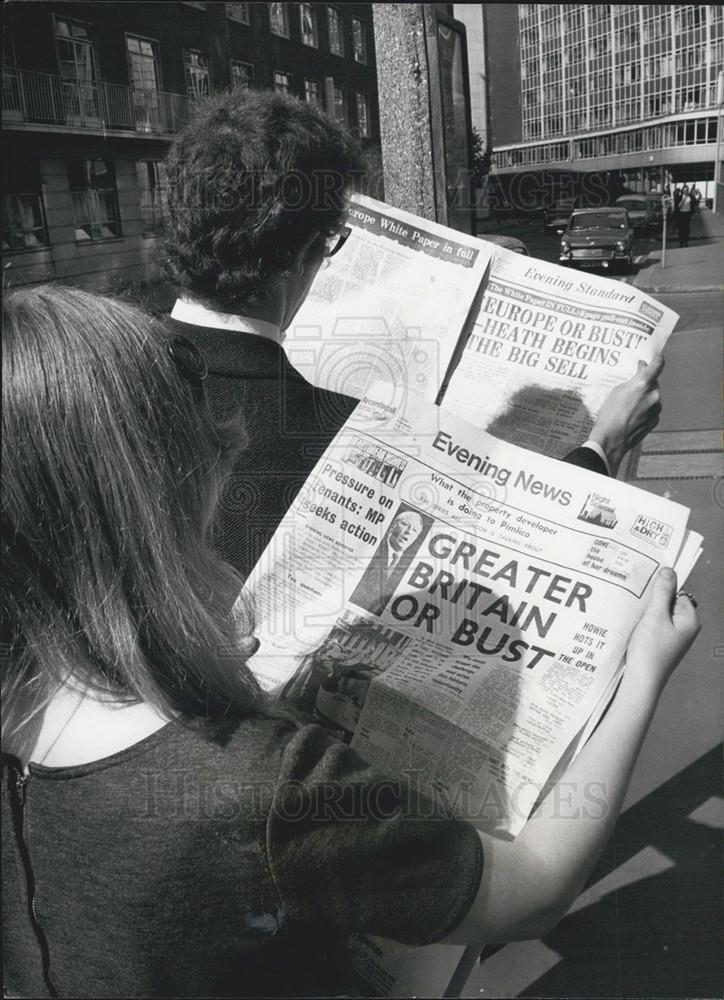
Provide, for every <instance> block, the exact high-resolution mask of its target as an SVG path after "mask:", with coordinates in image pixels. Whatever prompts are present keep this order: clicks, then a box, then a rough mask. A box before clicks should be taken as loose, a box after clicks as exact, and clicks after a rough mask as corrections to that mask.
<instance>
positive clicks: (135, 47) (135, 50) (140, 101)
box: [126, 35, 161, 132]
mask: <svg viewBox="0 0 724 1000" xmlns="http://www.w3.org/2000/svg"><path fill="white" fill-rule="evenodd" d="M126 52H127V54H128V77H129V80H130V82H131V87H132V88H133V111H134V116H135V122H136V128H137V129H139V131H142V132H150V131H152V130H153V129H154V128H160V125H161V121H160V110H159V97H158V91H159V85H160V82H161V75H160V74H161V71H160V67H159V62H158V44H157V43H156V42H154V41H152V40H151V39H150V38H140V37H138V36H136V35H126Z"/></svg>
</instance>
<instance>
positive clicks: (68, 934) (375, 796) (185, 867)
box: [2, 286, 698, 997]
mask: <svg viewBox="0 0 724 1000" xmlns="http://www.w3.org/2000/svg"><path fill="white" fill-rule="evenodd" d="M3 311H4V329H3V345H4V350H3V373H4V379H3V394H4V406H3V438H4V450H3V499H2V554H3V563H4V566H3V570H4V572H3V597H2V607H3V642H4V653H5V656H4V660H3V673H2V694H3V713H4V714H3V748H4V753H3V789H2V807H3V815H4V836H3V883H4V885H3V888H4V891H3V930H4V935H3V937H4V968H5V977H6V978H5V987H6V990H7V992H8V994H9V995H14V996H196V997H201V996H258V995H264V996H301V995H310V996H311V995H315V996H318V995H325V994H329V993H334V992H341V991H343V990H345V989H348V988H349V981H348V979H347V975H348V970H347V967H346V964H345V946H346V941H347V936H348V935H349V934H350V933H352V932H366V933H372V934H379V935H382V936H386V937H391V938H395V939H398V940H400V941H404V942H408V943H411V944H426V943H429V942H432V941H440V940H446V941H451V942H457V943H471V944H479V943H482V942H483V941H488V942H491V941H505V940H512V939H516V938H524V937H531V936H538V935H539V934H541V933H543V932H544V931H545V930H546V929H547V928H548V927H550V926H552V924H553V923H555V922H556V921H557V919H559V918H560V916H562V914H563V913H564V912H565V909H566V908H567V906H568V905H570V903H571V901H572V900H573V899H574V898H575V895H576V893H577V892H578V891H579V890H580V888H581V886H582V884H583V882H584V880H585V878H586V875H587V874H588V872H589V871H590V870H591V867H592V866H593V864H594V862H595V860H596V858H597V857H598V856H599V854H600V852H601V850H602V848H603V846H604V845H605V843H606V840H607V838H608V836H609V834H610V832H611V829H612V827H613V823H614V822H615V819H616V817H617V815H618V813H619V811H620V808H621V803H622V801H623V796H624V794H625V791H626V787H627V785H628V781H629V778H630V775H631V771H632V768H633V765H634V763H635V760H636V757H637V754H638V751H639V749H640V746H641V743H642V741H643V738H644V735H645V733H646V730H647V727H648V725H649V722H650V720H651V717H652V715H653V712H654V709H655V706H656V703H657V700H658V697H659V695H660V693H661V691H662V690H663V687H664V684H665V683H666V680H667V678H668V676H669V675H670V674H671V672H672V671H673V669H674V667H675V666H676V664H677V663H678V662H679V660H680V659H681V657H682V656H683V654H684V652H685V651H686V649H687V648H688V646H689V645H690V643H691V641H692V640H693V638H694V636H695V634H696V632H697V629H698V624H697V620H696V613H695V610H694V607H693V605H692V603H691V601H690V600H689V598H687V597H686V596H684V595H675V593H674V591H675V577H674V574H673V573H672V572H671V571H670V570H667V571H662V573H661V574H660V577H659V580H658V581H657V585H656V587H655V588H654V593H653V598H652V601H651V604H650V605H649V607H648V608H647V610H646V612H645V613H644V616H643V618H642V620H641V622H640V624H639V626H638V627H637V629H636V630H635V632H634V634H633V636H632V639H631V642H630V645H629V650H628V654H627V655H628V664H629V666H628V669H627V670H626V673H625V675H624V678H623V681H622V683H621V686H620V689H619V692H618V694H617V696H616V698H615V700H614V702H613V704H612V705H611V707H610V709H609V711H608V713H607V715H606V716H605V718H604V720H603V721H602V723H601V724H600V726H599V727H598V729H597V730H596V732H595V733H594V735H593V737H592V738H591V740H590V741H589V743H588V744H587V745H586V747H585V748H584V749H583V751H582V752H581V753H580V754H579V756H578V757H577V758H576V760H575V761H574V763H573V764H572V765H571V766H570V768H569V769H568V771H567V772H566V773H565V774H564V775H563V777H562V779H561V780H562V781H563V782H565V785H566V796H567V797H566V802H567V804H570V806H571V808H570V810H569V812H568V813H567V815H569V816H570V817H571V818H570V819H569V818H564V817H561V816H560V815H556V813H555V810H553V811H551V809H550V808H549V799H548V798H546V799H544V800H543V802H542V803H541V804H540V806H539V807H538V809H537V810H536V812H535V813H534V815H533V817H532V818H531V820H530V822H529V823H528V824H527V826H526V827H525V829H524V830H523V832H522V833H521V834H520V835H519V837H518V838H517V839H516V840H515V841H513V842H506V841H501V840H495V839H493V838H491V837H489V836H488V835H487V834H486V833H484V832H480V831H478V830H476V829H475V828H474V826H473V825H472V824H470V823H467V822H463V821H460V820H458V819H455V818H452V817H450V816H447V815H445V814H444V813H443V812H442V811H441V810H440V809H439V807H436V808H435V809H433V808H432V806H431V804H430V803H427V802H425V801H424V800H423V799H421V798H419V797H417V796H416V794H415V792H414V790H413V789H411V788H409V787H407V786H406V785H405V784H404V783H401V782H390V781H388V780H385V779H384V778H383V777H382V776H380V775H377V774H376V773H375V772H374V770H373V769H372V768H370V767H369V766H368V765H367V764H366V763H365V762H364V761H362V760H361V759H360V758H359V757H358V756H357V755H356V753H355V752H354V751H353V750H352V749H350V748H349V747H347V746H345V745H343V744H341V743H337V742H335V741H334V740H333V739H332V738H331V737H329V736H328V735H327V734H325V733H324V732H323V731H322V730H321V729H319V727H317V726H314V725H305V724H304V723H303V722H302V721H301V720H296V719H295V718H291V717H287V716H285V715H284V713H283V712H281V711H280V710H279V709H277V708H275V707H274V706H273V705H270V704H269V703H268V702H267V701H266V699H265V697H264V695H263V694H262V692H261V691H260V689H259V687H258V685H257V683H256V682H255V680H254V678H253V675H252V674H251V672H250V670H249V669H248V667H247V666H246V663H245V660H246V658H247V657H248V656H249V655H250V654H251V653H252V652H253V651H254V646H255V640H254V638H253V635H252V625H251V616H250V615H248V616H247V617H248V621H247V622H246V629H244V622H243V621H240V620H239V619H238V618H237V619H236V620H233V621H232V612H231V608H232V605H233V602H234V599H235V598H236V596H237V593H238V590H239V587H240V580H239V578H238V577H237V576H236V574H235V573H234V571H233V570H231V569H230V568H229V567H228V566H226V565H225V564H224V563H223V562H221V561H220V560H219V559H218V558H217V557H216V556H215V555H214V554H213V552H212V550H211V549H210V547H209V546H208V544H207V541H206V537H205V535H206V532H207V529H208V525H209V523H210V519H211V516H212V512H213V508H214V502H215V499H216V496H217V495H218V492H219V489H220V486H221V483H222V481H223V478H224V475H225V474H226V472H227V470H228V469H229V467H230V466H231V464H232V462H233V458H234V452H235V449H236V448H237V447H238V446H239V445H240V444H241V443H242V438H243V434H242V430H241V426H240V424H239V423H238V422H236V423H231V424H229V425H226V426H223V427H219V426H217V425H215V424H214V423H213V421H212V420H211V418H210V416H209V412H208V409H207V407H206V403H205V399H204V392H203V375H204V366H203V359H202V358H201V357H200V355H198V352H196V351H195V349H194V348H193V347H191V345H189V344H188V343H184V342H180V341H179V340H178V338H176V339H169V338H168V336H167V335H166V334H165V333H164V332H163V331H162V330H160V329H159V328H158V327H156V325H155V324H154V323H153V322H152V321H151V320H150V319H148V318H147V317H146V316H144V315H143V314H142V313H140V312H138V311H136V310H133V309H131V308H129V307H127V306H125V305H121V304H119V303H117V302H113V301H111V300H109V299H102V298H98V297H96V296H92V295H90V294H88V293H85V292H82V291H78V290H73V289H68V288H60V287H49V286H46V287H39V288H34V289H28V290H20V291H16V292H13V293H11V294H10V295H7V296H6V298H5V302H4V305H3ZM242 618H243V615H242ZM592 781H596V782H598V783H599V786H600V787H603V788H605V790H606V796H607V798H606V803H605V806H606V808H605V809H603V810H599V811H598V812H596V811H591V810H590V809H585V808H584V809H582V810H578V813H577V814H576V808H575V807H576V797H577V796H578V797H581V799H582V802H583V805H584V806H585V805H590V803H585V795H586V793H587V789H588V788H589V787H590V783H591V782H592ZM554 794H555V788H554V789H553V791H552V793H551V795H553V796H554ZM574 817H575V818H574Z"/></svg>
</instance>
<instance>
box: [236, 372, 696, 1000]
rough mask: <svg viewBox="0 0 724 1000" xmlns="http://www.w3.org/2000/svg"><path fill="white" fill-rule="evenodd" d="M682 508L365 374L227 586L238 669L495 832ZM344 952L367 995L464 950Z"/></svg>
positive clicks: (585, 713) (666, 550)
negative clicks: (244, 642)
mask: <svg viewBox="0 0 724 1000" xmlns="http://www.w3.org/2000/svg"><path fill="white" fill-rule="evenodd" d="M687 519H688V510H687V509H686V508H685V507H682V506H680V505H679V504H676V503H672V502H670V501H667V500H665V499H662V498H659V497H657V496H654V495H651V494H649V493H645V492H643V491H641V490H639V489H636V488H634V487H631V486H628V485H625V484H623V483H618V482H616V481H613V480H611V479H608V478H606V477H604V476H600V475H596V474H595V473H591V472H588V471H586V470H583V469H580V468H577V467H575V466H571V465H565V466H564V465H562V464H561V463H560V462H558V461H556V460H554V459H549V458H545V457H542V456H540V455H536V454H534V453H532V452H529V451H526V450H524V449H521V448H518V447H516V446H513V445H510V444H508V443H506V442H501V441H498V440H496V439H495V438H493V437H492V436H490V435H488V434H486V433H484V432H481V431H480V430H478V429H476V428H473V427H471V426H470V425H469V424H467V423H466V422H464V421H462V420H460V419H459V418H457V417H454V416H452V415H451V414H448V413H446V412H444V411H442V410H441V409H440V408H438V407H436V406H434V405H431V404H430V403H429V402H427V401H425V400H424V399H423V398H422V397H421V396H420V395H419V394H417V393H415V392H408V391H405V390H404V389H402V390H401V389H400V387H397V388H394V387H391V386H389V385H375V386H373V387H372V389H371V391H370V394H369V396H368V397H366V398H365V399H364V400H363V401H362V402H361V403H360V405H359V406H358V407H357V409H356V410H355V412H354V413H353V414H352V416H351V417H350V419H349V420H348V422H347V424H346V425H345V427H344V428H343V429H342V430H341V431H340V433H339V435H338V437H337V438H336V439H335V441H334V442H333V443H332V444H331V445H330V447H329V448H328V450H327V451H326V453H325V454H324V455H323V456H322V458H321V459H320V461H319V463H318V464H317V466H316V468H315V469H314V470H313V472H312V474H311V475H310V477H309V479H308V481H307V483H306V485H305V487H304V488H303V489H302V491H301V493H300V494H299V495H298V496H297V498H296V500H295V502H294V504H293V506H292V507H291V509H290V510H289V513H288V514H287V516H286V517H285V519H284V521H283V522H282V523H281V525H280V527H279V529H278V530H277V532H276V534H275V536H274V538H273V539H272V541H271V543H270V544H269V546H268V548H267V550H266V552H265V553H264V555H263V556H262V559H261V561H260V562H259V564H258V565H257V567H256V568H255V570H254V571H253V573H252V575H251V577H250V578H249V580H248V582H247V585H246V587H245V591H244V600H248V599H251V601H252V602H253V604H254V612H255V617H256V628H255V632H256V635H257V636H258V637H259V639H260V640H261V645H260V649H259V652H258V653H257V654H256V655H255V656H254V657H253V658H252V659H251V660H250V661H249V663H250V666H251V667H252V669H253V670H254V672H255V674H256V675H257V677H258V678H259V679H260V681H261V683H262V685H263V687H264V688H265V689H266V690H268V691H271V692H275V693H277V694H280V695H284V696H285V697H288V698H290V699H293V701H294V702H295V703H296V704H297V705H299V706H301V707H302V708H305V709H307V710H308V711H309V712H311V713H312V714H313V715H314V716H315V717H316V718H317V719H318V721H320V722H321V723H323V724H325V725H327V726H328V727H330V728H331V729H332V730H334V731H336V732H337V734H338V735H339V736H341V737H342V738H343V739H346V740H347V741H348V742H350V743H351V744H352V746H354V747H356V748H357V749H358V751H359V752H360V753H361V754H362V755H363V756H364V757H365V758H366V759H367V760H368V761H370V762H371V763H374V764H376V765H378V767H379V768H380V769H381V770H382V771H383V772H384V773H386V774H388V775H390V776H391V777H398V778H400V779H401V780H407V781H410V782H411V783H412V784H413V786H414V788H415V789H419V790H422V791H425V792H426V793H427V794H429V795H430V796H431V797H432V798H433V799H436V800H437V801H438V802H440V803H442V804H443V805H444V806H445V808H447V809H451V810H453V811H455V812H457V813H459V814H460V815H461V816H464V817H467V818H469V819H472V820H473V821H474V822H475V823H476V825H477V826H479V827H482V828H484V829H487V830H488V832H490V833H492V834H493V835H501V836H511V835H515V834H516V833H517V832H519V831H520V829H521V828H522V827H523V825H524V824H525V822H526V819H527V817H528V815H529V813H530V811H531V809H532V807H533V806H534V804H535V802H536V799H537V798H538V797H539V795H540V794H542V791H543V790H545V788H546V786H547V783H549V782H550V781H551V780H553V778H555V776H556V775H557V774H558V773H560V769H561V768H562V767H563V766H564V764H565V763H566V762H567V761H569V760H570V759H571V757H572V756H573V754H574V753H575V752H576V750H577V749H578V747H580V746H581V745H582V743H583V742H584V740H585V738H587V736H588V735H589V734H590V731H591V730H592V728H593V726H594V725H595V723H596V722H597V721H598V719H599V718H600V716H601V714H602V712H603V710H604V709H605V706H606V704H607V702H608V700H609V699H610V697H611V695H612V693H613V691H614V689H615V684H616V681H617V679H618V677H619V675H620V669H621V665H622V662H623V656H624V650H625V647H626V644H627V641H628V638H629V635H630V633H631V631H632V629H633V627H634V625H635V623H636V621H637V620H638V618H639V615H640V614H641V611H642V605H643V602H644V601H645V599H646V598H647V595H648V591H649V588H650V586H651V583H652V580H653V578H654V576H655V575H656V572H657V571H658V569H659V568H660V567H661V566H664V565H674V566H675V567H676V568H677V570H678V571H679V573H680V576H679V579H680V582H683V580H684V579H685V577H686V575H687V573H688V572H689V570H690V569H691V568H692V567H693V565H694V563H695V562H696V559H697V558H698V555H699V553H700V551H701V536H699V535H697V534H696V533H694V532H690V531H688V530H687ZM591 794H592V796H593V797H594V798H595V794H596V790H595V789H592V792H591ZM596 806H597V803H596V802H595V801H593V799H592V801H591V807H592V808H596ZM598 806H600V802H599V803H598ZM351 950H352V956H353V960H354V964H355V969H356V971H357V973H358V975H359V976H360V977H361V979H362V983H363V986H362V989H363V990H364V989H369V990H372V991H373V992H374V995H375V996H412V995H415V996H441V995H442V994H443V992H444V991H445V990H446V989H447V988H448V986H449V984H450V982H451V979H453V978H459V977H460V975H461V974H462V975H466V974H467V973H469V971H470V968H472V964H471V963H472V962H473V961H474V958H475V955H474V954H473V951H474V950H473V949H465V948H463V947H462V946H453V945H429V946H426V947H423V948H412V947H410V946H406V945H402V944H399V943H398V942H392V941H388V940H384V939H381V938H376V937H371V936H357V937H355V938H354V940H353V942H352V949H351ZM461 970H462V972H461Z"/></svg>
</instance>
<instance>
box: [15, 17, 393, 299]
mask: <svg viewBox="0 0 724 1000" xmlns="http://www.w3.org/2000/svg"><path fill="white" fill-rule="evenodd" d="M234 86H238V87H258V88H263V89H276V90H280V91H285V92H288V93H292V94H295V95H297V96H298V97H300V98H302V99H303V100H307V101H310V102H314V103H316V104H319V105H320V106H322V107H323V108H324V109H325V110H326V111H327V113H328V114H330V115H331V116H333V117H335V118H336V119H337V120H339V121H342V122H344V123H345V124H346V125H347V126H348V127H349V128H350V129H351V130H352V131H353V132H354V133H355V134H357V135H358V136H359V137H360V140H361V142H362V145H363V146H364V148H365V149H366V151H367V153H368V158H369V161H370V163H371V166H372V170H371V179H370V184H371V185H374V190H373V192H372V193H377V194H378V195H379V194H380V186H379V166H378V165H379V162H380V158H381V157H380V152H379V111H378V102H377V75H376V64H375V48H374V38H373V30H372V11H371V5H370V4H355V3H344V4H338V5H334V4H319V3H313V4H298V3H128V2H124V3H93V2H86V3H83V2H80V3H78V2H65V3H62V2H58V3H55V2H44V3H30V2H14V3H13V2H10V3H7V4H5V6H4V22H3V131H4V133H5V134H4V151H5V152H4V157H3V174H4V176H3V266H4V268H5V276H6V282H7V283H8V284H10V285H19V284H27V283H32V282H38V281H51V280H57V281H61V282H69V283H73V284H79V285H83V286H84V287H88V288H93V289H96V290H111V289H120V288H123V287H124V286H128V285H130V284H132V283H134V282H148V281H153V280H155V279H156V278H158V276H159V267H158V262H157V248H158V243H159V235H160V231H161V224H162V216H163V208H164V197H165V188H164V184H165V182H164V169H163V159H164V156H165V154H166V151H167V148H168V145H169V142H170V140H171V138H172V137H173V135H174V133H175V132H176V131H177V130H178V129H179V128H180V127H181V126H182V125H183V124H184V123H185V122H186V121H187V120H188V117H189V113H190V111H191V109H192V106H193V102H194V101H195V100H197V99H199V98H203V97H204V96H205V95H207V94H209V93H214V92H217V91H220V90H224V89H226V88H229V87H234Z"/></svg>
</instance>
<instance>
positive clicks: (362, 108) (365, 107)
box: [357, 94, 370, 139]
mask: <svg viewBox="0 0 724 1000" xmlns="http://www.w3.org/2000/svg"><path fill="white" fill-rule="evenodd" d="M357 129H358V131H359V134H360V138H362V139H369V137H370V107H369V99H368V97H367V94H357Z"/></svg>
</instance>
